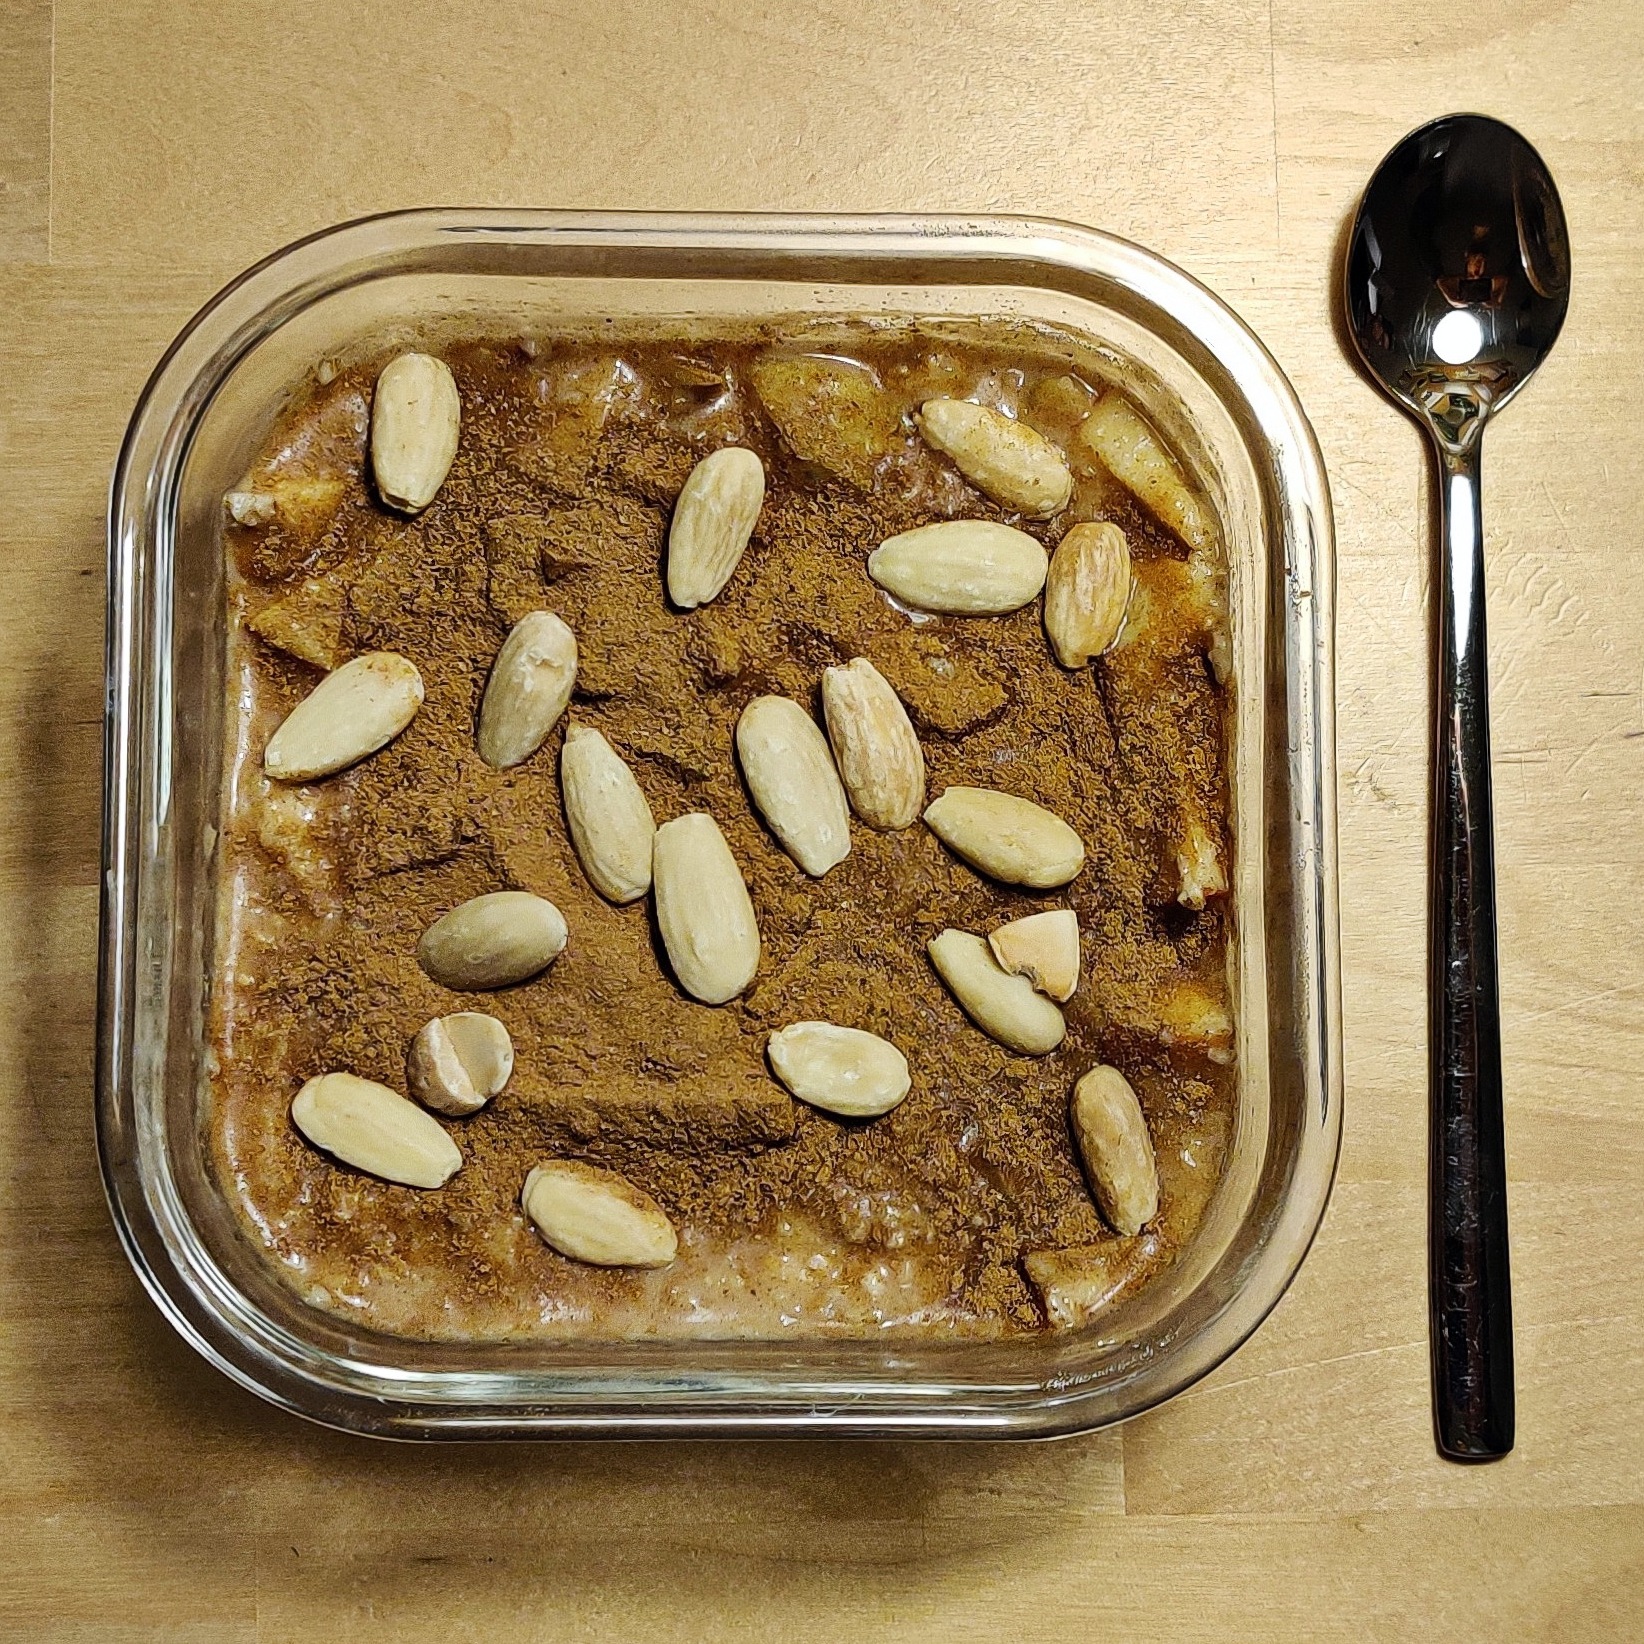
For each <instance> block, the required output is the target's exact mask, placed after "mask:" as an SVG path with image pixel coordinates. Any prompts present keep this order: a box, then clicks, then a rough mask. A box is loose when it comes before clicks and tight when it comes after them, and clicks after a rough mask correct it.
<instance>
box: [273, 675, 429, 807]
mask: <svg viewBox="0 0 1644 1644" xmlns="http://www.w3.org/2000/svg"><path fill="white" fill-rule="evenodd" d="M421 706H422V675H421V674H419V673H418V672H417V669H416V664H415V663H413V662H410V661H408V660H407V659H406V658H405V657H403V656H397V655H395V653H394V652H393V651H368V652H367V653H366V654H365V655H364V656H357V657H355V658H354V660H353V661H352V662H345V663H344V664H343V665H342V667H340V668H338V669H336V670H335V671H333V672H332V673H329V674H327V675H326V676H325V678H324V679H322V680H321V681H320V682H319V684H318V685H316V686H315V687H314V689H313V690H312V691H310V692H309V693H308V695H307V696H305V697H304V698H303V699H302V701H301V702H299V703H298V704H297V706H296V707H295V708H293V709H292V710H291V712H290V713H289V714H287V715H286V717H285V720H284V722H283V723H282V724H281V726H280V728H279V729H278V730H277V731H275V733H274V734H273V736H271V737H270V738H269V739H268V746H267V747H266V748H264V749H263V769H264V770H265V771H267V773H268V774H269V775H270V776H272V777H275V778H277V779H278V780H279V781H281V782H312V781H313V780H314V779H315V778H316V777H321V776H330V775H332V774H333V773H334V772H336V771H340V770H344V769H346V768H347V767H348V766H349V765H353V764H357V763H358V762H359V761H360V760H362V759H364V758H365V756H366V755H367V754H372V753H375V752H376V751H377V749H378V748H381V747H383V746H385V745H386V744H387V743H389V742H392V741H393V740H394V738H395V737H396V736H398V735H399V734H400V732H401V731H403V730H404V729H405V727H406V726H407V725H409V724H410V723H411V721H412V719H413V718H414V717H415V715H416V712H417V709H418V708H420V707H421Z"/></svg>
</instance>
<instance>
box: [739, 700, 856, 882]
mask: <svg viewBox="0 0 1644 1644" xmlns="http://www.w3.org/2000/svg"><path fill="white" fill-rule="evenodd" d="M736 751H737V756H738V758H740V759H741V761H742V773H743V775H744V776H746V777H747V779H748V791H749V792H750V793H751V794H752V795H753V801H754V804H756V805H757V806H758V807H759V814H760V815H761V816H763V817H764V818H765V820H766V821H767V822H768V823H769V824H770V827H771V831H772V832H773V833H774V834H775V835H776V837H777V838H778V839H780V840H781V841H782V847H783V849H784V850H786V851H787V853H788V855H789V856H791V857H792V858H793V859H794V861H795V862H797V863H798V864H799V865H800V867H802V868H803V869H804V870H805V872H806V873H808V874H810V876H811V877H812V878H813V879H820V878H821V877H822V875H823V874H825V873H826V872H827V871H828V869H829V868H832V867H836V866H837V865H838V864H839V863H841V862H843V861H844V860H845V858H846V857H847V856H848V855H850V849H851V822H850V811H849V809H848V808H847V807H846V804H845V790H844V788H843V787H842V786H840V782H839V773H838V771H836V770H835V769H834V765H833V754H832V752H831V751H830V750H829V748H828V741H827V738H826V737H825V736H823V734H822V732H821V731H820V730H819V729H818V728H817V724H816V721H815V720H814V719H812V718H811V716H810V715H809V714H808V713H806V712H805V710H804V709H803V708H801V707H800V706H799V704H798V703H797V702H794V701H792V700H791V699H790V698H788V697H785V696H756V697H755V698H754V699H753V701H752V702H750V703H749V704H748V706H747V707H746V708H744V709H743V710H742V717H741V718H740V719H738V720H737V722H736Z"/></svg>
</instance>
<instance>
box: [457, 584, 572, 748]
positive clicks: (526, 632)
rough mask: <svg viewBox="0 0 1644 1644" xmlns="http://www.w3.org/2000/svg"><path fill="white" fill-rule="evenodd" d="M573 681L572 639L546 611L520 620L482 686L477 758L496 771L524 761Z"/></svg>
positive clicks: (538, 744) (543, 737) (556, 718)
mask: <svg viewBox="0 0 1644 1644" xmlns="http://www.w3.org/2000/svg"><path fill="white" fill-rule="evenodd" d="M576 679H577V637H576V635H575V634H573V633H572V632H571V630H570V629H569V628H567V627H566V626H565V624H564V623H563V622H561V621H560V619H559V618H558V617H557V616H555V615H554V613H553V612H552V611H530V612H528V613H527V614H526V615H525V616H522V617H521V618H520V619H519V621H518V622H516V623H515V624H514V626H513V630H512V631H511V632H510V633H509V635H508V637H507V639H505V640H504V641H503V642H502V649H501V650H500V651H498V652H497V660H496V661H495V662H494V663H492V664H491V677H490V678H489V679H488V680H487V681H486V683H485V699H484V701H482V702H481V703H480V720H479V752H480V758H481V759H483V760H484V761H485V763H486V764H487V765H491V766H494V767H495V768H496V769H497V770H499V771H500V770H506V769H508V767H509V766H511V765H518V764H520V763H522V762H523V761H524V760H527V759H529V758H530V757H531V755H532V754H534V753H535V752H536V751H537V749H538V748H540V747H541V746H542V744H543V742H544V741H545V740H546V738H547V736H548V733H549V732H550V731H551V730H553V728H554V726H555V725H557V724H558V723H559V716H560V715H561V714H562V713H564V712H565V706H566V704H567V703H568V702H569V701H570V700H571V688H572V686H574V685H575V684H576Z"/></svg>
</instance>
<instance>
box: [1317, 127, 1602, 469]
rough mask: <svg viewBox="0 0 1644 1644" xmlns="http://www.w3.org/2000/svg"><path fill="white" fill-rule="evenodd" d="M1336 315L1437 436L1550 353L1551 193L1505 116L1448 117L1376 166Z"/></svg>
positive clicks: (1555, 314)
mask: <svg viewBox="0 0 1644 1644" xmlns="http://www.w3.org/2000/svg"><path fill="white" fill-rule="evenodd" d="M1346 299H1347V323H1348V328H1349V331H1350V332H1351V335H1352V338H1353V343H1354V346H1355V347H1356V348H1357V349H1358V351H1359V355H1360V357H1361V358H1362V359H1363V361H1364V363H1365V365H1366V366H1367V367H1368V368H1369V371H1370V374H1371V375H1372V376H1373V377H1374V378H1375V379H1376V381H1377V382H1378V383H1380V384H1381V386H1382V387H1383V388H1385V389H1386V390H1387V392H1388V393H1389V394H1391V395H1392V396H1393V398H1394V399H1395V400H1397V401H1398V402H1399V403H1400V404H1401V405H1403V406H1404V407H1405V408H1406V409H1407V410H1409V411H1410V412H1412V413H1413V414H1414V415H1415V416H1416V417H1417V418H1418V419H1419V420H1420V421H1421V422H1423V423H1424V424H1426V426H1427V427H1428V428H1430V429H1431V430H1432V431H1433V434H1434V436H1435V438H1438V439H1439V440H1440V441H1441V442H1444V443H1454V442H1458V441H1459V442H1465V441H1467V440H1469V439H1475V438H1477V433H1478V429H1479V428H1480V427H1481V426H1482V425H1483V423H1484V421H1485V420H1486V419H1487V418H1488V417H1489V416H1490V415H1491V414H1492V413H1493V412H1495V411H1498V410H1500V408H1501V407H1502V406H1503V405H1505V404H1506V403H1507V401H1508V400H1510V399H1511V398H1512V397H1513V395H1514V394H1516V393H1517V392H1518V390H1519V389H1520V388H1522V387H1523V386H1524V384H1525V382H1526V381H1527V380H1528V379H1529V377H1530V375H1531V374H1532V373H1533V372H1534V371H1535V369H1536V367H1537V366H1538V365H1540V364H1541V362H1542V360H1543V359H1545V358H1546V357H1547V354H1548V352H1549V350H1550V349H1551V348H1552V346H1553V343H1554V342H1555V341H1556V340H1557V338H1558V334H1559V331H1560V329H1561V328H1562V327H1563V324H1564V314H1565V310H1566V309H1567V308H1568V307H1569V303H1570V248H1569V240H1568V238H1567V236H1566V233H1565V227H1564V211H1563V207H1562V206H1561V204H1560V203H1559V197H1558V190H1557V189H1556V188H1555V187H1554V185H1553V179H1552V175H1551V173H1550V172H1549V171H1548V170H1547V167H1546V164H1545V163H1544V162H1543V160H1542V158H1541V156H1540V155H1539V154H1537V153H1536V151H1535V150H1534V149H1533V148H1532V147H1531V146H1530V145H1529V143H1527V142H1526V141H1525V140H1524V138H1523V137H1521V136H1520V135H1519V134H1518V133H1517V132H1516V131H1514V130H1513V128H1512V127H1511V126H1507V125H1503V124H1502V123H1501V121H1499V120H1492V119H1489V118H1488V117H1487V116H1485V115H1482V114H1451V115H1446V116H1445V117H1444V118H1443V119H1442V120H1434V121H1433V122H1432V123H1431V124H1430V125H1425V126H1422V127H1421V128H1420V129H1419V130H1417V131H1413V132H1411V133H1410V135H1409V136H1408V137H1406V138H1405V139H1404V140H1403V142H1401V143H1399V144H1398V146H1397V147H1396V148H1394V149H1393V150H1392V152H1391V153H1390V154H1389V155H1388V156H1387V158H1386V159H1385V160H1383V161H1382V163H1381V165H1380V166H1378V167H1377V169H1376V174H1375V176H1374V177H1373V178H1372V179H1371V182H1370V186H1369V187H1368V188H1367V189H1366V190H1365V192H1364V199H1363V201H1362V203H1361V204H1360V206H1359V210H1358V216H1357V218H1356V220H1355V222H1354V224H1353V233H1352V239H1351V242H1350V245H1349V250H1348V254H1347V288H1346Z"/></svg>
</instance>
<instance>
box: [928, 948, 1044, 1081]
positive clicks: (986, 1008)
mask: <svg viewBox="0 0 1644 1644" xmlns="http://www.w3.org/2000/svg"><path fill="white" fill-rule="evenodd" d="M928 951H929V953H930V961H931V963H932V964H933V965H934V966H935V967H936V971H937V974H938V975H939V976H940V977H941V978H942V980H943V981H944V982H946V983H947V985H948V988H949V990H950V991H951V992H952V994H953V997H954V998H955V999H957V1000H958V1001H959V1005H960V1008H961V1009H962V1010H963V1011H964V1013H965V1014H966V1015H967V1016H968V1017H970V1019H971V1020H972V1021H973V1022H974V1023H975V1024H976V1025H977V1026H978V1027H979V1028H981V1030H982V1031H983V1032H984V1033H986V1034H988V1035H989V1036H990V1037H991V1038H994V1039H997V1040H998V1041H999V1043H1000V1044H1002V1045H1005V1046H1007V1047H1008V1048H1009V1049H1011V1050H1017V1051H1020V1052H1021V1053H1022V1054H1023V1055H1024V1056H1044V1055H1046V1054H1047V1053H1048V1052H1050V1051H1053V1050H1054V1049H1055V1048H1056V1047H1057V1046H1058V1045H1059V1044H1061V1042H1062V1040H1063V1038H1064V1037H1065V1036H1066V1034H1067V1023H1066V1022H1065V1021H1064V1020H1063V1019H1062V1013H1061V1011H1059V1010H1058V1009H1057V1008H1056V1007H1055V1005H1053V1004H1052V1003H1051V1002H1050V1001H1049V1000H1048V999H1047V998H1045V996H1044V995H1043V994H1042V993H1036V992H1035V991H1034V988H1033V984H1032V983H1031V982H1030V981H1028V979H1027V978H1026V977H1025V976H1012V975H1011V974H1010V972H1009V971H1007V970H1004V969H1002V968H1001V967H1000V965H999V963H998V961H997V960H995V959H994V957H993V954H992V951H991V950H990V949H989V947H988V945H987V943H986V942H984V941H983V940H982V938H981V937H980V936H974V935H972V934H971V933H970V932H969V931H964V930H945V931H943V932H942V934H941V935H940V936H938V937H937V938H936V939H935V940H934V941H932V942H931V943H930V944H929V947H928Z"/></svg>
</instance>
